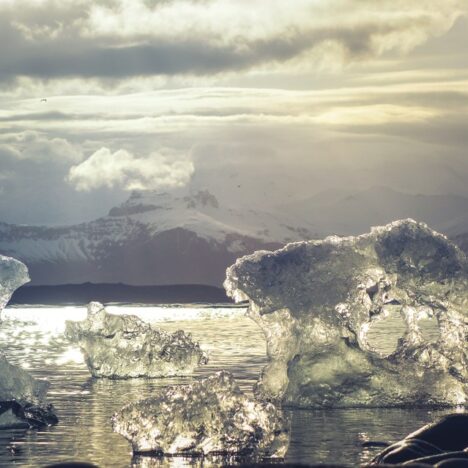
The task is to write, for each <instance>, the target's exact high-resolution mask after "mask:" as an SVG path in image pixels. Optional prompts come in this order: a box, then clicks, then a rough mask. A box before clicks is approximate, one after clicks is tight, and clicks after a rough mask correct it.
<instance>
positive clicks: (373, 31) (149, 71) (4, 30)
mask: <svg viewBox="0 0 468 468" xmlns="http://www.w3.org/2000/svg"><path fill="white" fill-rule="evenodd" d="M67 13H68V15H69V16H70V17H73V15H72V13H70V12H67ZM80 15H81V16H80ZM80 15H78V16H77V17H76V18H75V21H71V20H69V21H70V24H69V25H67V26H66V27H65V26H64V24H66V22H67V17H65V18H62V19H60V21H59V20H57V21H55V22H54V21H51V20H50V17H47V18H46V19H47V21H46V19H43V18H42V17H41V16H35V22H34V24H32V25H28V26H30V27H32V26H35V27H36V28H37V27H38V26H37V24H39V25H42V27H43V28H45V29H44V32H40V34H36V35H35V36H34V37H33V38H28V37H27V35H28V32H27V31H26V32H25V30H24V28H21V27H19V26H18V24H17V23H16V22H15V21H14V17H13V18H12V17H11V16H9V15H3V16H2V18H1V19H0V44H1V45H0V79H2V80H11V79H12V77H17V76H27V77H34V78H41V79H48V78H64V77H83V78H104V79H123V78H128V77H132V76H153V75H178V74H182V75H184V74H193V75H210V74H216V73H221V72H228V71H237V70H244V69H248V68H251V67H255V66H259V65H262V64H264V63H269V62H285V61H289V60H291V59H294V58H296V57H298V56H300V55H301V54H302V53H304V52H306V51H308V50H311V49H313V48H314V47H317V46H320V45H322V44H324V43H330V42H332V43H335V44H338V45H339V46H340V47H341V48H342V52H343V54H344V56H345V57H348V58H350V59H351V58H352V59H360V58H363V57H368V56H370V55H371V54H373V53H377V51H376V38H379V37H380V38H382V37H385V36H386V35H391V34H395V33H399V32H404V31H406V30H408V29H415V30H416V29H418V28H422V29H424V28H426V27H429V26H430V18H428V17H426V16H424V15H422V16H421V17H418V18H414V17H411V18H400V19H397V20H389V21H387V22H386V23H381V22H376V23H371V22H367V23H366V22H363V23H360V24H353V25H348V26H342V27H336V28H335V27H321V28H311V27H308V28H306V29H304V27H290V28H288V29H287V30H283V31H277V33H276V34H275V35H273V36H270V37H264V38H257V39H253V38H247V37H242V36H237V37H236V38H235V39H230V40H225V39H224V38H223V37H222V36H221V35H217V34H215V33H213V32H212V33H206V34H204V35H203V34H201V33H199V32H198V33H197V32H193V33H192V34H186V35H185V37H178V36H177V35H174V36H170V35H169V36H167V35H165V36H161V37H158V36H146V37H138V38H124V37H120V36H118V35H117V34H116V35H107V36H99V37H88V36H86V35H84V34H82V30H81V28H82V27H83V23H82V20H83V13H82V12H81V13H80ZM41 31H42V30H41ZM330 60H333V57H330Z"/></svg>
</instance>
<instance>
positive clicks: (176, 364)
mask: <svg viewBox="0 0 468 468" xmlns="http://www.w3.org/2000/svg"><path fill="white" fill-rule="evenodd" d="M65 334H66V336H67V337H68V338H69V339H70V340H71V341H73V342H75V343H78V344H79V346H80V348H81V350H82V352H83V354H84V356H85V360H86V364H87V365H88V368H89V370H90V372H91V374H92V375H93V376H94V377H107V378H111V379H126V378H132V377H167V376H175V375H186V374H191V373H192V372H193V371H194V369H195V368H196V367H197V366H198V365H200V364H206V363H207V361H208V359H207V356H206V354H205V353H204V352H203V351H202V350H201V348H200V346H199V344H198V343H195V342H193V341H192V339H191V336H190V334H186V333H184V332H183V331H182V330H179V331H176V332H175V333H167V332H164V331H162V330H158V329H156V328H153V327H152V326H151V325H150V324H148V323H146V322H143V321H142V320H141V319H139V318H138V317H136V316H134V315H113V314H109V313H107V312H106V310H105V308H104V306H103V305H102V304H100V303H98V302H90V303H89V305H88V316H87V318H86V320H84V321H82V322H71V321H68V322H67V324H66V330H65Z"/></svg>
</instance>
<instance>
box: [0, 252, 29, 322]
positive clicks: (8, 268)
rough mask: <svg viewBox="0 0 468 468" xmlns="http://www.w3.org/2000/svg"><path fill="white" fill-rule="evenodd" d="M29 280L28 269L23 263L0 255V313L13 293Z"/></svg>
mask: <svg viewBox="0 0 468 468" xmlns="http://www.w3.org/2000/svg"><path fill="white" fill-rule="evenodd" d="M29 280H30V278H29V274H28V269H27V267H26V265H25V264H24V263H21V262H20V261H19V260H16V259H14V258H11V257H5V256H3V255H0V313H1V311H2V310H3V309H4V307H5V306H6V305H7V304H8V301H9V300H10V298H11V295H12V294H13V293H14V291H15V290H16V289H18V288H19V287H20V286H23V284H26V283H28V282H29Z"/></svg>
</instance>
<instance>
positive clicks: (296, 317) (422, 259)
mask: <svg viewBox="0 0 468 468" xmlns="http://www.w3.org/2000/svg"><path fill="white" fill-rule="evenodd" d="M225 288H226V291H227V293H228V294H229V295H231V296H232V297H233V298H234V299H236V300H239V299H242V300H249V301H250V306H249V315H250V316H251V317H252V319H253V320H255V321H256V322H257V323H258V324H259V326H260V327H261V328H262V329H263V330H264V333H265V336H266V339H267V346H268V350H267V352H268V356H269V358H270V359H269V362H268V365H267V366H266V368H265V370H264V371H263V373H262V377H261V379H260V382H259V385H258V386H257V388H256V391H257V394H258V395H259V396H260V397H263V398H268V399H274V400H279V401H282V402H283V404H286V405H288V406H293V407H303V408H317V407H334V408H338V407H341V408H349V407H384V406H386V407H398V406H399V407H403V406H415V405H416V406H430V405H431V406H434V407H439V406H444V405H446V406H458V405H468V341H467V340H468V261H467V259H466V257H465V255H464V254H463V253H462V252H461V251H460V250H459V249H458V248H457V247H456V246H455V245H454V244H452V243H451V242H450V241H449V240H448V239H447V238H446V237H445V236H443V235H442V234H439V233H437V232H435V231H433V230H431V229H430V228H429V227H428V226H427V225H425V224H423V223H417V222H415V221H413V220H401V221H395V222H393V223H390V224H388V225H387V226H380V227H376V228H373V229H372V231H371V232H370V233H368V234H363V235H361V236H356V237H345V238H340V237H336V236H331V237H328V238H326V239H324V240H322V241H308V242H297V243H292V244H288V245H287V246H286V247H284V248H282V249H280V250H277V251H275V252H265V251H261V252H255V253H254V254H252V255H249V256H246V257H243V258H241V259H238V260H237V261H236V263H235V265H233V266H231V267H230V268H229V269H228V270H227V278H226V281H225ZM394 313H397V314H400V315H401V317H402V319H403V321H404V324H405V332H404V334H403V335H402V336H401V339H400V340H399V341H398V344H397V346H396V349H395V350H393V352H391V353H390V354H388V355H385V353H381V352H379V350H378V349H375V348H374V347H373V346H372V343H371V342H370V340H369V332H370V329H371V328H372V327H373V326H374V325H375V324H376V323H378V322H379V321H382V320H385V318H386V317H388V316H389V315H392V314H394ZM424 319H426V320H427V319H432V320H433V322H434V323H436V324H437V329H438V331H439V333H438V334H437V336H436V337H435V339H431V338H430V337H425V336H424V335H423V333H422V332H421V322H422V320H424Z"/></svg>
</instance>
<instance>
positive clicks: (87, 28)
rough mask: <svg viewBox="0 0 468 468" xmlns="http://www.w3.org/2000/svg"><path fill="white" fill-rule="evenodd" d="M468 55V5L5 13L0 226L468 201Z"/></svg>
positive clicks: (430, 1)
mask: <svg viewBox="0 0 468 468" xmlns="http://www.w3.org/2000/svg"><path fill="white" fill-rule="evenodd" d="M466 44H468V0H444V1H440V0H294V1H291V0H248V1H247V0H102V1H90V0H73V1H68V0H60V1H59V0H21V1H19V0H18V1H14V0H0V222H9V223H22V224H51V225H56V224H67V223H76V222H83V221H86V220H90V219H93V218H96V217H98V216H102V215H105V214H106V212H107V211H108V210H109V209H110V208H111V207H112V206H115V205H118V204H120V203H121V202H123V201H124V200H125V199H126V198H128V196H129V195H130V193H131V192H132V191H134V190H154V191H171V190H188V191H196V190H199V189H209V190H210V191H212V192H213V193H215V194H216V195H217V196H218V197H219V198H221V199H222V200H223V201H224V202H225V203H226V204H231V205H232V204H236V203H238V204H242V203H243V204H248V205H249V206H251V205H256V206H259V207H262V206H270V205H272V206H273V205H278V204H281V203H282V202H283V201H284V200H295V199H297V200H303V199H307V198H308V197H310V196H313V195H314V194H317V193H320V192H322V191H328V190H337V189H340V190H341V189H346V190H348V189H349V190H363V189H366V188H369V187H372V186H380V185H383V186H389V187H392V188H393V189H395V190H399V191H403V192H407V193H422V194H458V195H464V196H468V184H467V183H466V181H467V180H468V155H467V148H468V112H467V110H468V48H467V47H466Z"/></svg>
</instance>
